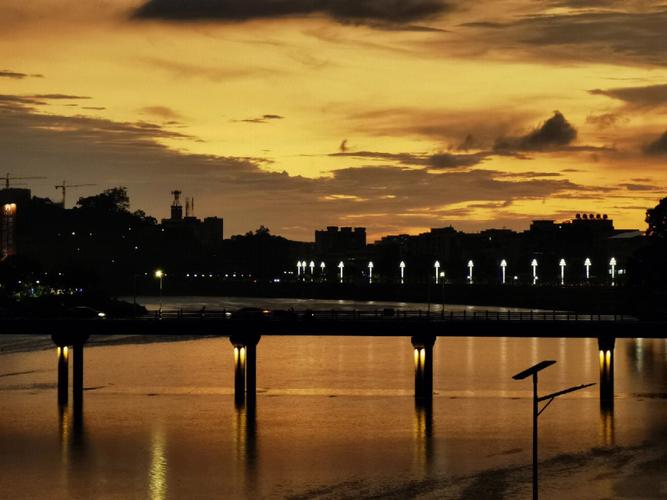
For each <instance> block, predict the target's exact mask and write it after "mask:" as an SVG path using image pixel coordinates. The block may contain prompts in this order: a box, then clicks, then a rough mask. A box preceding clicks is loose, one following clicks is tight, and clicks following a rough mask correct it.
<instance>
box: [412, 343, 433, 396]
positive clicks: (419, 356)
mask: <svg viewBox="0 0 667 500" xmlns="http://www.w3.org/2000/svg"><path fill="white" fill-rule="evenodd" d="M411 340H412V347H413V348H414V357H415V401H417V403H427V404H428V403H429V402H430V401H431V399H432V398H433V345H434V344H435V336H434V335H415V336H413V337H412V339H411Z"/></svg>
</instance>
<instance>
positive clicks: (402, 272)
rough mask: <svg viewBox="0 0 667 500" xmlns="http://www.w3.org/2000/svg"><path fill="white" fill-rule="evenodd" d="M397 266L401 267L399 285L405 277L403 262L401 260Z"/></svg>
mask: <svg viewBox="0 0 667 500" xmlns="http://www.w3.org/2000/svg"><path fill="white" fill-rule="evenodd" d="M398 267H399V268H400V269H401V285H402V284H403V283H404V279H405V262H403V261H401V263H400V264H399V265H398Z"/></svg>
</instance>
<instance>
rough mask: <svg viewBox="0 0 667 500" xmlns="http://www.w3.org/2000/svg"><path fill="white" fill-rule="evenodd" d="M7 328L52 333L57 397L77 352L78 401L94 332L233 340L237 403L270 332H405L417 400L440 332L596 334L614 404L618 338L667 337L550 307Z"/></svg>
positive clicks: (217, 316)
mask: <svg viewBox="0 0 667 500" xmlns="http://www.w3.org/2000/svg"><path fill="white" fill-rule="evenodd" d="M1 324H2V332H3V333H12V334H29V335H34V334H50V335H51V337H52V339H53V341H54V343H55V345H56V349H57V354H58V401H59V402H60V403H61V404H66V403H67V399H68V392H69V388H68V385H69V382H68V374H69V368H68V366H69V357H70V351H71V352H72V357H73V391H72V392H73V396H74V400H75V404H76V403H77V402H80V401H81V399H82V397H83V396H82V394H83V356H84V345H85V343H86V341H87V340H88V338H89V337H90V335H128V334H140V335H156V336H157V335H160V336H182V337H186V336H223V337H229V339H230V342H231V344H232V346H233V355H234V387H235V391H234V398H235V402H236V403H237V405H242V404H244V402H245V400H246V399H247V400H248V402H249V403H251V404H253V403H254V400H255V397H256V366H257V345H258V343H259V341H260V339H261V337H262V336H264V335H280V336H298V335H314V336H378V337H379V336H404V337H410V340H411V343H412V348H413V353H414V360H415V382H414V383H415V391H414V394H415V399H416V401H417V402H418V403H420V404H423V403H426V404H428V402H429V401H430V400H431V398H432V395H433V346H434V344H435V342H436V339H437V337H461V336H463V337H523V338H529V337H541V338H596V339H597V340H598V349H599V355H600V402H601V404H603V405H607V406H609V405H611V404H613V398H614V347H615V341H616V338H667V334H666V333H665V332H667V323H666V322H661V321H640V320H637V319H636V318H634V317H628V316H620V315H598V314H575V313H568V312H560V311H551V312H544V311H539V312H532V311H523V312H499V311H475V312H472V313H469V312H466V311H457V312H453V311H452V312H445V311H444V310H441V311H437V312H430V311H421V310H395V309H378V310H363V311H360V310H303V311H294V310H261V309H245V310H239V311H235V312H232V311H224V310H223V311H208V310H205V309H203V310H196V311H193V310H173V311H157V312H155V313H153V314H147V315H143V316H138V317H131V318H98V317H93V318H67V317H62V318H35V317H31V318H3V319H2V320H1Z"/></svg>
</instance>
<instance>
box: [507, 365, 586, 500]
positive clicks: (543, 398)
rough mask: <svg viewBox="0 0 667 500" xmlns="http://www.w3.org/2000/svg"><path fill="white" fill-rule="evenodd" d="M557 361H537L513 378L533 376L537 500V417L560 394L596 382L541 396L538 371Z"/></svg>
mask: <svg viewBox="0 0 667 500" xmlns="http://www.w3.org/2000/svg"><path fill="white" fill-rule="evenodd" d="M554 363H555V361H553V360H545V361H541V362H539V363H537V364H536V365H534V366H531V367H530V368H528V369H527V370H524V371H522V372H520V373H517V374H516V375H514V376H513V377H512V378H513V379H514V380H524V379H526V378H528V377H532V379H533V500H537V496H538V488H537V485H538V481H537V417H539V416H540V415H541V414H542V412H543V411H544V410H546V409H547V406H549V405H550V404H551V403H552V402H553V400H554V399H556V398H557V397H558V396H562V395H563V394H569V393H570V392H574V391H579V390H581V389H585V388H587V387H591V386H593V385H595V384H582V385H577V386H575V387H570V388H568V389H563V390H562V391H558V392H552V393H551V394H547V395H546V396H541V397H539V396H538V395H537V373H538V372H539V371H541V370H544V369H545V368H548V367H549V366H551V365H553V364H554ZM543 401H546V402H547V404H545V405H544V406H543V407H542V408H541V409H540V407H539V404H540V403H541V402H543Z"/></svg>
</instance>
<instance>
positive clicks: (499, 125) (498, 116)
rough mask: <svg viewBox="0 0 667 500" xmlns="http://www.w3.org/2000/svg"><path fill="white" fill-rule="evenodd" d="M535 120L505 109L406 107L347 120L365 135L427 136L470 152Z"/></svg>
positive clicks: (354, 114)
mask: <svg viewBox="0 0 667 500" xmlns="http://www.w3.org/2000/svg"><path fill="white" fill-rule="evenodd" d="M536 117H537V115H535V114H534V113H527V112H524V111H517V110H515V109H504V108H503V109H496V110H494V112H493V113H488V111H483V110H473V111H452V110H444V109H421V108H407V107H406V108H388V109H376V110H370V111H364V112H351V113H350V114H348V115H347V116H346V119H347V120H348V121H350V122H351V123H352V125H353V126H354V127H355V130H358V131H359V132H360V133H362V134H364V135H369V134H370V135H375V136H390V137H401V138H403V137H406V136H407V137H419V138H423V137H427V138H429V139H434V140H437V141H440V142H447V143H449V144H453V145H455V146H454V149H460V150H462V151H467V150H471V149H473V150H481V149H487V148H491V147H492V146H493V144H494V142H495V140H496V139H497V138H498V137H501V136H504V135H507V134H509V133H510V132H511V131H512V130H513V129H514V128H515V127H516V124H517V123H525V122H526V121H528V120H534V119H535V118H536Z"/></svg>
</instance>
